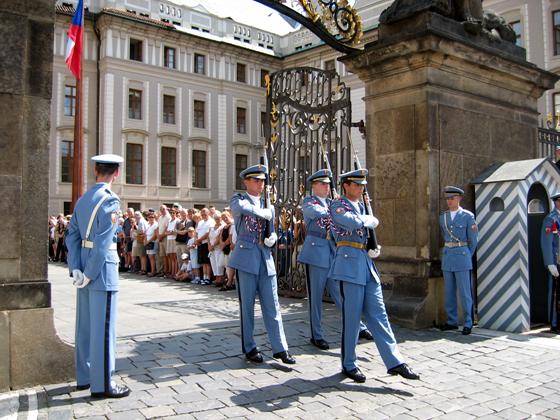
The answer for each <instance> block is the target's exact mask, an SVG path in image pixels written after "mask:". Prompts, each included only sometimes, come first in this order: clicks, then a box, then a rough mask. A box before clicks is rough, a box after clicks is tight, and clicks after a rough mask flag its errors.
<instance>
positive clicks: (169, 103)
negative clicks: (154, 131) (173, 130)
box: [163, 95, 175, 124]
mask: <svg viewBox="0 0 560 420" xmlns="http://www.w3.org/2000/svg"><path fill="white" fill-rule="evenodd" d="M163 122H164V123H166V124H175V96H171V95H163Z"/></svg>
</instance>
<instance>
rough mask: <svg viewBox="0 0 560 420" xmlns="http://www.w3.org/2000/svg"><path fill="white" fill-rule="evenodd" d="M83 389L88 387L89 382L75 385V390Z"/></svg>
mask: <svg viewBox="0 0 560 420" xmlns="http://www.w3.org/2000/svg"><path fill="white" fill-rule="evenodd" d="M85 389H89V384H87V385H76V391H83V390H85Z"/></svg>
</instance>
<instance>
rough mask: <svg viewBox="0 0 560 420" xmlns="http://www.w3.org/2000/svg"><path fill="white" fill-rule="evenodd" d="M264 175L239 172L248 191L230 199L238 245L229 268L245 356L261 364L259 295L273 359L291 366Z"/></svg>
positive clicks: (254, 170) (258, 168) (257, 170)
mask: <svg viewBox="0 0 560 420" xmlns="http://www.w3.org/2000/svg"><path fill="white" fill-rule="evenodd" d="M267 176H268V169H267V167H266V166H264V165H254V166H250V167H248V168H247V169H245V170H243V171H241V173H240V177H241V178H242V179H243V182H244V184H245V188H246V190H247V191H246V192H245V193H237V194H234V195H233V197H232V199H231V210H232V213H233V217H234V223H235V230H236V233H237V242H236V244H235V248H234V250H233V251H232V254H231V257H230V260H229V266H230V267H232V268H234V269H236V270H237V279H238V284H237V288H238V295H239V313H240V316H241V347H242V350H243V353H245V357H246V358H247V359H248V360H250V361H252V362H255V363H262V362H263V356H262V354H261V352H260V351H259V348H258V347H257V343H256V342H255V339H254V337H253V330H254V325H255V320H254V313H255V297H256V295H257V294H258V295H259V302H260V304H261V309H262V314H263V320H264V325H265V327H266V331H267V332H268V337H269V339H270V344H271V347H272V352H273V357H274V358H275V359H281V360H282V362H284V363H287V364H294V363H295V362H296V361H295V359H294V358H293V357H292V356H291V355H290V353H289V352H288V343H287V342H286V336H285V334H284V327H283V325H282V315H281V314H280V304H279V303H278V285H277V282H276V268H275V266H274V259H273V257H272V250H271V248H272V247H273V246H274V245H275V243H276V240H277V239H278V238H277V235H276V233H275V232H274V209H273V208H265V202H264V200H263V198H262V197H261V194H262V192H263V190H264V186H265V183H264V181H265V179H266V178H267ZM267 221H268V222H270V225H271V229H270V232H271V233H268V232H267V231H266V225H267Z"/></svg>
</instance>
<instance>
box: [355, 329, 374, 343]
mask: <svg viewBox="0 0 560 420" xmlns="http://www.w3.org/2000/svg"><path fill="white" fill-rule="evenodd" d="M358 338H359V339H360V340H368V341H373V334H372V333H371V332H370V331H369V330H362V331H360V335H359V336H358Z"/></svg>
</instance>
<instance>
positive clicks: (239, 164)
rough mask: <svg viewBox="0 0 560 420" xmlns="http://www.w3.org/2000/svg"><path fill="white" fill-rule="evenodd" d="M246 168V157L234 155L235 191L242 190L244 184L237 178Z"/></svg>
mask: <svg viewBox="0 0 560 420" xmlns="http://www.w3.org/2000/svg"><path fill="white" fill-rule="evenodd" d="M245 168H247V155H239V154H236V155H235V189H236V190H244V189H245V184H244V183H243V180H242V179H241V178H240V177H239V174H240V173H241V171H242V170H244V169H245Z"/></svg>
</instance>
